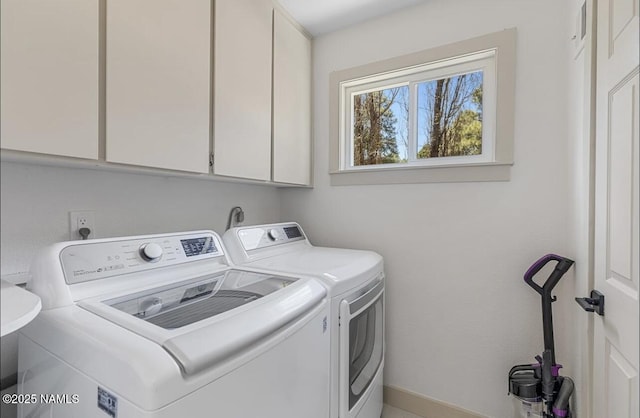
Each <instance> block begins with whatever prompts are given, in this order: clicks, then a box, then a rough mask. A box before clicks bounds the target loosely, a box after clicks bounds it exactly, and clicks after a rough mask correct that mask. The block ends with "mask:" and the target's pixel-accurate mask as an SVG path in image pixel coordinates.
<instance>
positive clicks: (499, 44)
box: [329, 28, 516, 185]
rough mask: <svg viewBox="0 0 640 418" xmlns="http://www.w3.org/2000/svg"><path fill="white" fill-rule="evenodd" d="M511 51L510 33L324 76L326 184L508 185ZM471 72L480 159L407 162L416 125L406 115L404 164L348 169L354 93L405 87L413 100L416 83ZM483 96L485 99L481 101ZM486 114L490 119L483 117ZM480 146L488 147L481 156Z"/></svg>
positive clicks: (512, 98) (511, 129)
mask: <svg viewBox="0 0 640 418" xmlns="http://www.w3.org/2000/svg"><path fill="white" fill-rule="evenodd" d="M515 46H516V30H515V28H512V29H506V30H504V31H500V32H495V33H491V34H488V35H484V36H481V37H478V38H473V39H468V40H465V41H461V42H457V43H454V44H450V45H445V46H442V47H437V48H432V49H428V50H425V51H421V52H417V53H413V54H409V55H404V56H400V57H395V58H391V59H388V60H384V61H379V62H376V63H372V64H366V65H363V66H359V67H355V68H350V69H347V70H341V71H336V72H333V73H331V74H330V88H331V90H330V100H329V101H330V134H331V139H330V170H329V173H330V177H331V184H332V185H349V184H394V183H427V182H460V181H508V180H509V179H510V167H511V165H512V164H513V132H514V121H513V119H514V102H515V91H514V90H515ZM474 64H477V65H474ZM480 64H483V65H480ZM491 67H493V68H491ZM465 68H466V70H464V69H465ZM474 68H477V69H478V70H479V69H482V70H483V128H482V129H483V139H482V141H483V142H482V145H483V153H482V154H480V155H474V156H452V157H437V158H425V159H417V158H415V159H413V160H412V159H411V153H410V151H411V150H412V148H415V149H416V151H417V144H414V143H413V142H415V141H416V139H417V134H416V133H415V132H412V131H415V130H416V127H417V120H416V117H415V115H413V116H412V115H410V116H409V121H410V122H409V127H408V130H409V132H408V142H410V146H409V149H408V152H407V157H408V162H406V163H390V164H377V165H361V166H354V165H353V141H352V134H351V130H352V129H353V127H352V123H351V121H352V118H353V116H352V112H353V104H352V103H353V102H352V100H353V96H354V95H355V94H362V93H364V92H367V91H376V90H381V89H387V88H392V87H399V86H403V85H409V89H410V90H409V97H410V100H417V98H416V96H417V95H416V94H415V92H412V91H411V89H412V88H416V89H417V85H418V84H419V82H425V81H430V80H435V79H438V78H443V77H452V76H455V75H458V74H465V73H470V72H473V71H477V70H474ZM460 69H463V70H460ZM487 69H488V72H487ZM492 84H493V85H492ZM485 86H486V87H485ZM494 87H495V88H494ZM485 89H486V90H485ZM486 93H489V94H488V95H487V96H485V94H486ZM414 105H416V106H417V103H412V104H411V105H410V109H409V111H410V113H411V112H414V113H415V107H414ZM491 107H493V109H495V110H494V112H495V114H494V115H489V117H488V118H486V117H484V116H486V115H487V114H486V113H485V112H486V110H487V109H491ZM490 113H491V112H490ZM412 125H415V126H412ZM489 142H490V143H489ZM485 146H488V147H489V149H487V152H486V153H485Z"/></svg>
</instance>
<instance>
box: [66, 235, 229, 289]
mask: <svg viewBox="0 0 640 418" xmlns="http://www.w3.org/2000/svg"><path fill="white" fill-rule="evenodd" d="M223 255H224V252H223V250H222V245H220V240H219V238H218V237H217V236H216V235H214V233H213V232H211V233H207V232H197V233H185V234H172V235H151V236H147V237H139V238H122V239H118V238H114V239H113V240H100V241H99V242H91V241H87V242H86V243H85V242H82V243H78V244H73V245H69V246H68V247H65V248H64V249H62V251H60V262H61V264H62V270H63V273H64V277H65V281H66V282H67V284H76V283H82V282H87V281H90V280H97V279H104V278H106V277H111V276H116V275H122V274H127V273H134V272H139V271H144V270H148V269H152V268H158V267H167V266H172V265H175V264H180V263H186V262H190V261H195V260H202V259H208V258H215V257H220V256H223Z"/></svg>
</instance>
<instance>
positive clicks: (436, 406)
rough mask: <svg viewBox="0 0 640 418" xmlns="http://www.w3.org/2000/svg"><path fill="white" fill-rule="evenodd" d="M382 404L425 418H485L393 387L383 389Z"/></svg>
mask: <svg viewBox="0 0 640 418" xmlns="http://www.w3.org/2000/svg"><path fill="white" fill-rule="evenodd" d="M384 403H386V404H388V405H391V406H394V407H396V408H400V409H403V410H405V411H407V412H411V413H412V414H416V415H420V416H421V417H425V418H486V416H484V415H480V414H477V413H475V412H472V411H468V410H466V409H463V408H460V407H458V406H455V405H450V404H447V403H445V402H441V401H436V400H435V399H429V398H427V397H426V396H422V395H419V394H417V393H413V392H410V391H408V390H406V389H400V388H397V387H393V386H385V387H384Z"/></svg>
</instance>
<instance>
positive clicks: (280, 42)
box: [273, 11, 311, 184]
mask: <svg viewBox="0 0 640 418" xmlns="http://www.w3.org/2000/svg"><path fill="white" fill-rule="evenodd" d="M273 48H274V51H273V56H274V61H273V181H276V182H282V183H293V184H309V183H310V176H311V42H310V41H309V39H307V37H306V36H305V35H304V34H302V33H301V32H300V31H298V30H297V29H296V28H295V27H294V26H293V25H292V24H291V22H289V20H287V19H286V18H285V17H284V16H282V15H281V14H280V13H279V12H277V11H276V13H275V15H274V41H273Z"/></svg>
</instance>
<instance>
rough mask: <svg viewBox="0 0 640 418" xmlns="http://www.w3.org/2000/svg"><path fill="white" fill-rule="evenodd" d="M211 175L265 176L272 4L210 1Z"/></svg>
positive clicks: (247, 0)
mask: <svg viewBox="0 0 640 418" xmlns="http://www.w3.org/2000/svg"><path fill="white" fill-rule="evenodd" d="M214 14H215V24H214V28H215V35H214V40H215V45H214V67H215V68H214V85H213V86H214V106H213V108H214V118H213V126H214V135H213V144H214V145H213V146H214V166H213V172H214V173H215V174H220V175H225V176H234V177H244V178H250V179H258V180H269V179H270V178H271V61H272V58H271V52H272V45H271V42H272V41H271V39H272V32H271V31H272V29H271V27H272V24H271V21H272V5H271V2H270V1H269V0H216V2H215V13H214Z"/></svg>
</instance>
